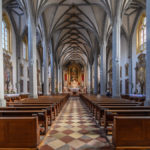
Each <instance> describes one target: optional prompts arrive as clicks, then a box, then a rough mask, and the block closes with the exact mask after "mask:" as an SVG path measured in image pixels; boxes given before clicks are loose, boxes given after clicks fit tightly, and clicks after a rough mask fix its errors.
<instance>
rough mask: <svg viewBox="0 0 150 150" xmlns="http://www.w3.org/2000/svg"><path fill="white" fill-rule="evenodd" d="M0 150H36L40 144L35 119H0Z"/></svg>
mask: <svg viewBox="0 0 150 150" xmlns="http://www.w3.org/2000/svg"><path fill="white" fill-rule="evenodd" d="M0 131H1V132H0V150H2V149H3V150H5V149H6V150H10V149H11V150H17V149H18V150H36V149H37V146H38V145H39V144H40V134H39V125H38V118H37V117H0Z"/></svg>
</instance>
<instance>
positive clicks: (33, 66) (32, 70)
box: [27, 0, 38, 98]
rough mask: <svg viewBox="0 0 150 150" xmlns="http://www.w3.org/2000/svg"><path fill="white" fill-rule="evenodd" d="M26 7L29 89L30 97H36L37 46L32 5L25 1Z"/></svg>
mask: <svg viewBox="0 0 150 150" xmlns="http://www.w3.org/2000/svg"><path fill="white" fill-rule="evenodd" d="M27 7H28V51H29V52H28V56H29V81H30V82H29V86H30V88H29V91H30V97H32V98H37V97H38V93H37V63H36V60H37V54H36V53H37V48H36V23H35V18H34V16H33V13H32V5H31V3H30V1H29V0H28V1H27Z"/></svg>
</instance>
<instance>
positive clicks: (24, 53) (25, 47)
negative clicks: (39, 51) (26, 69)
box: [22, 36, 28, 60]
mask: <svg viewBox="0 0 150 150" xmlns="http://www.w3.org/2000/svg"><path fill="white" fill-rule="evenodd" d="M22 55H23V59H25V60H28V41H27V37H26V36H24V38H23V52H22Z"/></svg>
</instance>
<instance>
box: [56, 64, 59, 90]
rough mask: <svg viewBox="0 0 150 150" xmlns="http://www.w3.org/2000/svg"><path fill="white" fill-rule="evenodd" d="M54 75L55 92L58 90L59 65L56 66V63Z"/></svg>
mask: <svg viewBox="0 0 150 150" xmlns="http://www.w3.org/2000/svg"><path fill="white" fill-rule="evenodd" d="M55 69H56V75H55V79H56V92H58V78H59V76H58V69H59V67H58V64H56V68H55Z"/></svg>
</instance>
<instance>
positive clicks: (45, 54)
mask: <svg viewBox="0 0 150 150" xmlns="http://www.w3.org/2000/svg"><path fill="white" fill-rule="evenodd" d="M43 66H44V95H49V82H48V48H47V42H46V40H45V39H44V40H43Z"/></svg>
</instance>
